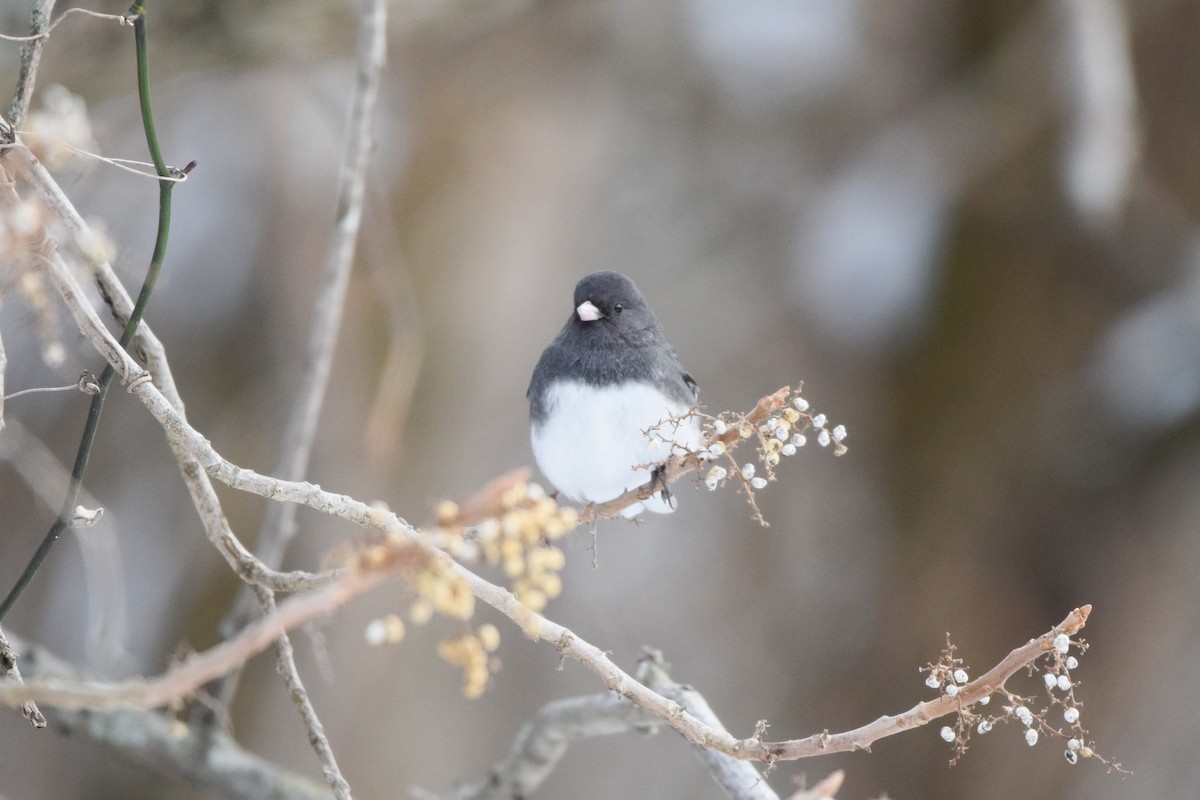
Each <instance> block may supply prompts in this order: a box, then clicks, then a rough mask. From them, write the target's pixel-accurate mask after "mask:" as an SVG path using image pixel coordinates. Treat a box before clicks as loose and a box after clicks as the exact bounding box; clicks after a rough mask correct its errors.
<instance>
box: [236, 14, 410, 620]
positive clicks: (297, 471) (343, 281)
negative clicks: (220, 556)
mask: <svg viewBox="0 0 1200 800" xmlns="http://www.w3.org/2000/svg"><path fill="white" fill-rule="evenodd" d="M386 28H387V15H386V12H385V5H384V2H383V0H363V9H362V19H361V26H360V30H359V54H358V66H357V73H356V79H355V86H354V95H353V101H352V108H351V111H350V132H349V135H348V136H347V139H346V149H345V152H344V153H343V154H342V161H341V167H340V170H339V180H338V190H337V203H336V208H337V218H336V219H335V221H334V230H333V235H332V237H331V239H330V241H329V246H328V249H327V251H326V253H325V263H324V266H323V267H322V268H321V278H320V287H319V288H318V290H317V295H316V298H315V299H314V301H313V318H312V323H311V325H310V326H309V329H308V330H309V335H308V342H307V344H306V346H305V352H304V371H303V373H302V374H301V376H300V385H299V387H298V388H297V390H296V393H295V395H294V396H293V400H292V407H291V410H290V412H289V415H288V419H287V423H286V425H285V426H284V434H283V439H282V442H283V454H282V456H281V457H280V460H279V466H278V467H277V469H276V474H278V475H279V476H280V477H281V478H283V479H285V480H301V479H302V478H304V476H305V474H306V473H307V472H308V462H309V459H310V457H311V455H312V447H313V441H314V440H315V439H316V433H317V423H318V421H319V419H320V416H321V407H322V406H323V405H324V401H325V391H326V387H327V386H328V384H329V376H330V373H331V372H332V370H333V355H334V348H335V346H336V345H337V340H338V330H339V328H340V327H341V322H342V311H343V308H344V307H345V302H346V290H347V287H348V286H349V284H350V268H351V266H352V265H353V264H354V253H355V250H356V247H357V243H358V231H359V228H360V227H361V225H362V217H363V198H364V196H365V194H366V183H367V167H368V165H369V164H370V156H371V153H372V151H373V150H374V128H375V109H376V107H377V106H378V101H379V88H380V83H381V75H382V73H383V65H384V61H385V59H386V57H387V40H386V37H385V35H384V34H385V32H386ZM295 535H296V506H294V505H289V504H282V503H281V504H274V505H271V506H270V507H268V509H267V513H266V516H265V518H264V520H263V524H262V529H261V531H260V533H259V539H258V548H257V550H258V557H259V559H260V560H261V561H262V562H263V563H264V564H266V565H267V566H268V567H270V568H272V569H278V568H279V565H280V564H281V563H282V562H283V557H284V553H285V552H286V550H287V547H288V544H289V543H290V542H291V540H292V539H293V538H294V537H295ZM254 606H255V603H254V595H253V593H251V592H250V591H249V590H248V589H246V588H243V590H242V591H241V592H240V593H239V595H238V598H237V600H236V601H235V602H234V606H233V608H232V609H231V610H230V612H229V615H228V616H227V617H226V619H225V620H224V621H223V622H222V627H223V629H224V630H223V633H225V634H226V635H228V634H229V633H232V632H233V631H236V630H237V629H238V628H240V627H242V626H243V625H245V624H246V622H247V621H249V619H250V617H251V616H252V615H253V613H254Z"/></svg>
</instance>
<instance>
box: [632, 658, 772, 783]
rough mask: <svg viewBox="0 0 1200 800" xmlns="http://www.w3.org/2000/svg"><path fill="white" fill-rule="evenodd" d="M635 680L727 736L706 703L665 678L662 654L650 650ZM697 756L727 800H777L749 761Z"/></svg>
mask: <svg viewBox="0 0 1200 800" xmlns="http://www.w3.org/2000/svg"><path fill="white" fill-rule="evenodd" d="M638 678H639V679H641V681H642V683H644V684H646V686H648V687H649V688H651V689H653V690H654V691H656V692H658V693H659V694H661V695H663V696H664V697H670V698H672V699H674V700H676V701H678V702H679V704H680V705H681V706H683V707H684V708H685V709H687V712H688V713H689V714H691V715H692V716H693V717H695V718H696V719H698V720H700V721H701V722H703V723H704V724H705V725H708V726H709V727H710V728H712V729H713V730H718V731H723V732H727V731H726V728H725V726H724V725H722V724H721V720H720V719H718V718H717V715H716V713H715V712H713V710H712V707H711V706H709V704H708V701H707V700H705V699H704V696H703V695H702V694H700V692H699V691H697V690H696V689H694V688H693V687H691V686H685V685H684V684H681V683H675V682H674V681H672V680H671V676H670V675H668V674H667V665H666V663H665V662H664V661H663V657H662V653H660V652H658V651H657V650H651V651H648V652H647V653H646V655H644V656H643V657H642V661H641V666H640V667H639V669H638ZM696 754H697V755H698V756H699V757H700V760H701V761H703V762H704V766H706V767H708V774H709V775H711V776H712V779H713V780H714V781H716V784H717V785H718V786H720V787H721V790H722V791H724V792H725V796H726V797H728V798H730V800H779V795H777V794H775V791H774V790H773V789H771V787H770V785H768V784H767V782H766V781H765V780H764V779H763V776H762V775H760V774H759V772H758V770H757V769H756V768H755V767H754V765H753V764H751V763H750V762H749V761H741V760H738V759H736V758H732V757H731V756H728V755H726V754H725V753H721V752H719V751H717V750H705V749H698V750H697V751H696Z"/></svg>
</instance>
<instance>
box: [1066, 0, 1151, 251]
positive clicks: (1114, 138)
mask: <svg viewBox="0 0 1200 800" xmlns="http://www.w3.org/2000/svg"><path fill="white" fill-rule="evenodd" d="M1061 6H1062V16H1063V22H1064V25H1065V27H1066V32H1065V36H1064V38H1065V40H1066V45H1067V46H1066V52H1065V55H1066V65H1065V67H1066V68H1065V70H1064V74H1063V75H1062V79H1063V84H1064V85H1063V94H1064V96H1065V104H1066V108H1067V111H1068V125H1067V133H1066V141H1065V143H1064V149H1063V182H1064V183H1065V184H1066V188H1067V195H1068V196H1069V197H1070V198H1071V200H1072V201H1073V202H1074V205H1075V208H1076V210H1077V211H1078V212H1079V215H1080V217H1081V218H1082V219H1083V220H1084V222H1086V223H1087V224H1088V225H1090V226H1091V227H1093V228H1095V229H1100V230H1103V229H1104V228H1105V227H1106V226H1109V225H1112V224H1113V223H1116V222H1117V221H1118V217H1119V215H1120V212H1121V211H1122V208H1123V206H1124V205H1125V202H1126V200H1127V198H1128V196H1129V192H1130V188H1131V183H1132V180H1133V177H1134V175H1135V173H1136V171H1137V168H1138V162H1139V158H1140V137H1139V132H1138V100H1137V91H1136V80H1135V79H1134V74H1133V61H1132V54H1131V52H1130V41H1129V37H1130V31H1129V21H1128V19H1127V18H1126V14H1125V9H1124V6H1123V4H1122V3H1120V2H1118V0H1061Z"/></svg>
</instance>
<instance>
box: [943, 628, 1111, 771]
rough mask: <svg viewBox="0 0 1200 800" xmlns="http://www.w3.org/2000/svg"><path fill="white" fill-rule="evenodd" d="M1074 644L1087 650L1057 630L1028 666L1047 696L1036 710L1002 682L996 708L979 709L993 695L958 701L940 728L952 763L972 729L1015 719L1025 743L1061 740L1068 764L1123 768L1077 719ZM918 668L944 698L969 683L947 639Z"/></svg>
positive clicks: (979, 732) (981, 731)
mask: <svg viewBox="0 0 1200 800" xmlns="http://www.w3.org/2000/svg"><path fill="white" fill-rule="evenodd" d="M1072 648H1074V649H1075V650H1076V652H1077V653H1078V654H1080V655H1082V654H1083V653H1084V652H1085V651H1086V650H1087V643H1086V642H1084V641H1083V640H1082V639H1072V638H1071V637H1070V636H1068V635H1067V634H1065V633H1060V634H1058V635H1057V636H1055V637H1054V639H1053V640H1052V642H1051V647H1050V649H1049V650H1048V651H1047V652H1046V653H1045V654H1043V655H1042V656H1041V657H1040V658H1039V659H1038V660H1037V661H1036V662H1034V663H1033V664H1031V665H1030V673H1031V674H1033V673H1034V672H1036V671H1038V670H1041V674H1042V683H1043V686H1044V688H1045V692H1046V697H1047V699H1048V701H1049V705H1047V706H1045V707H1043V708H1041V709H1040V710H1034V706H1035V702H1034V699H1033V698H1032V697H1024V696H1021V695H1018V694H1015V693H1013V692H1011V691H1009V690H1008V689H1007V688H1005V687H1001V688H1000V689H999V690H998V691H997V692H995V694H996V695H998V696H1000V697H1002V698H1003V699H1004V704H1003V705H1002V706H1001V707H1000V708H999V709H998V710H997V713H994V714H986V713H984V712H983V710H982V707H983V706H987V705H988V704H989V702H990V700H991V699H992V698H991V695H988V696H985V697H983V698H981V699H980V700H979V701H978V702H976V703H973V704H970V705H960V707H959V709H958V715H957V717H956V720H955V724H954V725H953V726H951V725H945V726H943V727H942V728H941V730H940V731H939V735H940V736H941V738H942V739H943V740H945V741H946V742H948V743H952V744H953V745H954V756H953V757H952V758H951V759H950V763H951V764H955V763H957V762H958V760H959V759H960V758H961V757H962V756H963V754H964V753H966V751H967V750H968V745H967V743H968V742H969V741H970V738H971V736H972V734H975V735H980V736H982V735H984V734H986V733H988V732H990V731H991V730H992V729H993V728H994V727H995V726H996V725H997V724H1001V723H1005V724H1006V723H1009V722H1014V721H1015V722H1016V723H1017V724H1018V725H1019V727H1020V730H1021V735H1022V737H1023V739H1024V740H1025V743H1026V744H1028V745H1029V746H1030V747H1033V746H1034V745H1036V744H1037V743H1038V742H1039V741H1040V740H1041V739H1042V737H1043V736H1049V737H1056V738H1058V739H1059V740H1061V741H1063V742H1064V744H1065V749H1064V750H1063V757H1064V758H1065V759H1066V760H1067V763H1069V764H1076V763H1078V762H1079V759H1081V758H1093V759H1096V760H1097V761H1098V762H1100V763H1102V764H1104V765H1105V766H1106V767H1108V768H1109V769H1110V770H1117V771H1119V772H1124V770H1123V769H1122V768H1121V765H1120V764H1118V763H1116V762H1114V761H1110V760H1109V759H1106V758H1104V757H1103V756H1101V755H1100V754H1099V753H1097V752H1096V750H1095V747H1094V745H1093V744H1092V743H1091V742H1090V741H1089V740H1088V738H1087V731H1086V730H1085V729H1084V728H1083V727H1082V725H1081V724H1080V721H1079V720H1080V707H1081V704H1080V703H1079V702H1078V701H1077V700H1076V699H1075V687H1076V686H1078V685H1079V682H1078V681H1077V680H1076V679H1075V678H1074V676H1073V674H1072V670H1074V669H1076V668H1077V667H1078V666H1079V659H1078V658H1077V657H1076V656H1075V655H1073V654H1072V653H1071V649H1072ZM1039 664H1040V666H1039ZM921 671H922V672H924V673H927V676H926V678H925V685H926V686H928V687H930V688H931V689H937V690H938V691H940V692H941V693H942V694H944V695H946V696H948V697H957V696H958V694H959V692H960V691H962V690H963V689H964V688H965V687H966V685H967V684H968V683H969V682H970V676H969V675H968V673H967V671H966V668H965V665H964V664H963V662H962V659H960V658H957V657H956V656H955V647H954V645H953V644H951V643H950V642H949V639H947V643H946V648H945V649H944V650H943V651H942V654H941V658H940V659H939V660H938V661H937V663H933V664H927V665H926V666H925V667H923V668H922V669H921ZM1056 710H1057V711H1059V712H1061V719H1062V722H1063V723H1065V727H1061V728H1060V727H1059V724H1060V723H1058V722H1057V719H1056V717H1055V712H1056Z"/></svg>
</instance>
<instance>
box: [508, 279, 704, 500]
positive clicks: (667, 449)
mask: <svg viewBox="0 0 1200 800" xmlns="http://www.w3.org/2000/svg"><path fill="white" fill-rule="evenodd" d="M572 304H573V310H572V311H571V315H570V317H568V319H567V322H566V324H565V325H563V327H562V330H560V331H559V332H558V335H557V336H555V337H554V341H552V342H551V343H550V345H549V346H548V347H547V348H546V349H545V350H544V351H543V352H542V355H541V358H539V359H538V362H537V366H536V367H535V368H534V370H533V376H532V378H531V379H530V382H529V390H528V391H527V392H526V397H527V398H528V399H529V423H530V424H529V427H530V441H531V443H532V445H533V454H534V458H535V460H536V461H537V464H538V467H539V468H540V469H541V471H542V473H543V474H544V475H545V476H546V478H547V479H548V480H549V481H550V483H552V484H553V485H554V487H555V489H557V491H558V493H559V494H560V495H562V496H565V497H566V498H568V499H570V500H572V501H575V502H577V503H582V504H592V503H596V504H599V503H604V502H607V501H609V500H612V499H614V498H616V497H618V496H620V495H621V494H623V493H624V492H625V491H626V490H628V489H631V488H633V487H636V486H641V485H643V484H645V483H646V482H647V481H648V480H650V478H651V477H653V476H654V475H656V474H657V473H656V465H661V464H662V463H663V462H665V461H666V460H667V459H668V458H669V457H670V456H671V455H673V454H678V453H680V452H682V451H688V452H697V451H699V450H700V449H701V447H702V438H703V436H702V433H701V428H700V420H699V418H698V416H696V415H695V414H691V413H690V412H691V411H692V409H693V408H694V407H695V405H696V402H697V400H698V397H699V394H698V390H697V387H696V381H695V380H694V379H693V378H692V376H691V375H689V374H688V373H687V371H686V370H684V368H683V366H682V365H681V364H680V363H679V358H678V356H676V355H675V351H674V349H672V347H671V345H670V344H668V343H667V340H666V337H665V335H664V333H663V330H662V327H661V326H660V325H659V323H658V320H657V319H656V318H655V316H654V312H653V311H651V310H650V306H649V305H647V303H646V300H645V298H643V297H642V293H641V292H639V291H638V288H637V286H635V285H634V283H633V281H632V280H630V279H629V278H628V277H626V276H625V275H622V274H621V273H619V272H593V273H592V274H590V275H587V276H585V277H584V278H582V279H581V280H580V281H579V283H578V284H577V285H576V286H575V295H574V299H573V301H572ZM656 426H657V427H656ZM647 432H648V433H647ZM642 510H648V511H653V512H655V513H660V514H667V513H670V512H672V511H674V510H675V501H674V498H673V497H672V495H671V494H670V493H669V492H668V491H667V489H666V488H665V487H664V489H663V490H662V492H660V493H659V494H656V495H654V496H652V497H650V498H649V499H647V500H645V501H643V502H639V503H635V504H633V505H631V506H629V507H628V508H626V509H624V510H623V512H622V514H623V515H624V516H625V517H628V518H632V517H636V516H637V515H638V514H640V513H641V512H642Z"/></svg>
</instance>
